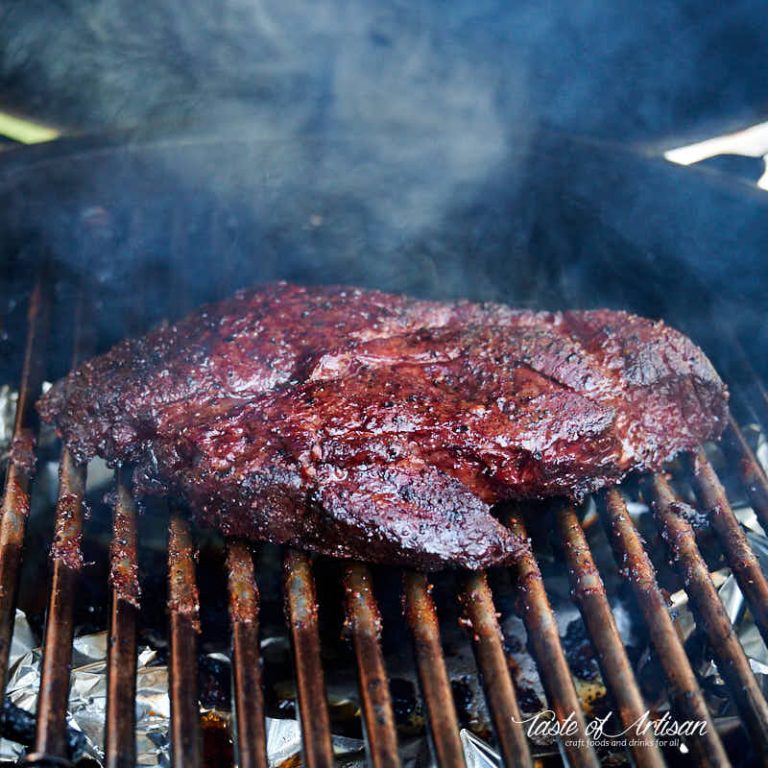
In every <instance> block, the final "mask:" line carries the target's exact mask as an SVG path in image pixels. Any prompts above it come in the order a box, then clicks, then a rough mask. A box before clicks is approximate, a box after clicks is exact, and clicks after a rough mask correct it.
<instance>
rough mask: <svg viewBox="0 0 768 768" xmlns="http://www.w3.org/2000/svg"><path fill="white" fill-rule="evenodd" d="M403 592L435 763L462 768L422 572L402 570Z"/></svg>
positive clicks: (427, 586)
mask: <svg viewBox="0 0 768 768" xmlns="http://www.w3.org/2000/svg"><path fill="white" fill-rule="evenodd" d="M403 593H404V597H405V600H404V608H405V617H406V620H407V622H408V626H409V627H410V629H411V635H412V637H413V650H414V654H415V657H416V668H417V671H418V675H419V684H420V685H421V692H422V695H423V696H424V702H425V703H426V706H427V714H428V716H429V728H430V732H431V734H432V747H433V749H434V752H435V758H436V760H437V764H438V765H439V766H441V768H455V767H459V768H462V767H463V766H464V765H465V762H464V752H463V750H462V747H461V739H460V738H459V721H458V718H457V717H456V708H455V706H454V703H453V694H452V692H451V684H450V681H449V679H448V670H447V669H446V667H445V658H444V656H443V648H442V645H441V644H440V625H439V624H438V620H437V609H436V608H435V603H434V600H432V585H431V584H430V583H429V580H428V579H427V577H426V576H425V575H424V574H423V573H416V572H415V571H405V572H404V574H403Z"/></svg>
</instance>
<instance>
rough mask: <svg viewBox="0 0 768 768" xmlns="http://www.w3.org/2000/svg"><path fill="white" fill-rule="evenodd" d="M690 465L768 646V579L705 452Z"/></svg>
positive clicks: (706, 508)
mask: <svg viewBox="0 0 768 768" xmlns="http://www.w3.org/2000/svg"><path fill="white" fill-rule="evenodd" d="M689 465H690V468H691V474H692V475H693V485H694V488H695V490H696V495H697V497H698V499H699V501H700V503H701V505H702V506H703V507H704V509H705V510H706V511H707V515H708V517H709V521H710V523H711V525H712V527H713V528H714V529H715V532H716V533H717V536H718V538H719V540H720V544H721V545H722V547H723V550H724V551H725V556H726V559H727V561H728V565H729V566H730V568H731V570H732V571H733V574H734V576H735V577H736V581H737V582H738V584H739V589H741V591H742V594H743V595H744V597H745V598H746V600H747V603H748V604H749V610H750V611H751V613H752V617H753V618H754V620H755V624H756V625H757V628H758V629H759V630H760V634H761V635H762V638H763V641H764V642H765V643H766V645H768V579H766V577H765V574H764V573H763V571H762V569H761V568H760V563H759V561H758V559H757V557H756V556H755V553H754V552H753V551H752V549H751V548H750V546H749V542H748V541H747V537H746V535H745V534H744V530H743V529H742V527H741V525H740V523H739V521H738V520H737V519H736V515H734V513H733V510H732V509H731V505H730V504H729V502H728V498H727V496H726V495H725V490H724V489H723V486H722V485H721V483H720V480H719V478H718V477H717V474H716V473H715V470H714V469H713V468H712V465H711V464H710V463H709V460H708V459H707V456H706V454H705V453H704V451H703V450H698V451H696V452H695V453H694V454H693V455H692V456H690V457H689Z"/></svg>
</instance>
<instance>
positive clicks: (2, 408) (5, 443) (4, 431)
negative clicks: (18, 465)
mask: <svg viewBox="0 0 768 768" xmlns="http://www.w3.org/2000/svg"><path fill="white" fill-rule="evenodd" d="M18 399H19V393H18V392H17V391H16V390H15V389H13V388H12V387H9V386H8V385H7V384H3V386H1V387H0V459H1V460H2V461H5V459H6V458H7V456H8V450H9V449H10V447H11V439H12V438H13V421H14V418H15V416H16V401H17V400H18Z"/></svg>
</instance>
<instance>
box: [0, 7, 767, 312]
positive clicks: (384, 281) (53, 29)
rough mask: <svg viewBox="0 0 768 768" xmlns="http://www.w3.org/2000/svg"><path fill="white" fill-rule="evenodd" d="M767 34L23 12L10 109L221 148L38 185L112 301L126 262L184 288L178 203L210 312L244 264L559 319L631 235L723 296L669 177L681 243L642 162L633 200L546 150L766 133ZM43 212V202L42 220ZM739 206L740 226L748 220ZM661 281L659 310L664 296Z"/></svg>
mask: <svg viewBox="0 0 768 768" xmlns="http://www.w3.org/2000/svg"><path fill="white" fill-rule="evenodd" d="M766 24H768V20H767V17H766V15H765V14H764V12H763V9H762V8H761V5H760V4H759V3H757V2H756V0H735V2H733V3H729V4H722V3H719V2H715V1H714V0H706V1H705V2H703V3H702V2H693V1H692V0H683V1H682V2H672V1H671V0H662V1H661V2H656V3H650V4H648V3H642V4H637V3H627V2H619V3H610V4H606V3H598V2H595V0H570V2H565V1H563V2H541V0H520V2H515V3H509V2H502V0H448V1H447V2H443V3H436V2H426V1H419V0H413V1H410V2H404V1H403V0H396V1H395V2H390V3H387V4H383V3H372V2H368V3H359V2H351V1H347V0H325V1H324V2H321V3H310V2H307V0H224V2H220V3H211V2H202V1H200V0H163V2H154V3H146V2H140V1H137V0H89V1H88V2H82V0H57V2H55V3H54V2H50V0H11V1H10V2H6V3H4V4H3V7H2V8H1V9H0V89H2V93H3V97H4V101H5V103H6V104H7V103H11V104H15V105H16V106H17V107H18V108H19V109H21V110H22V111H24V112H25V113H27V114H29V115H31V116H35V117H38V118H39V119H41V120H48V121H50V122H53V123H55V124H61V125H63V126H65V127H69V128H70V129H72V130H75V131H79V132H83V133H96V132H100V131H112V130H115V129H117V130H124V131H129V132H130V134H131V135H139V136H145V135H147V134H149V135H164V136H169V137H176V136H180V135H185V136H188V135H190V134H197V135H202V136H213V137H215V138H217V139H221V140H222V141H221V144H220V145H213V144H212V145H211V146H210V148H206V147H205V146H204V145H201V146H198V147H196V148H195V147H192V146H189V147H187V148H184V147H183V146H173V143H172V142H170V143H169V145H168V147H167V148H166V150H165V151H157V152H154V153H148V154H143V155H141V154H139V155H136V156H134V155H131V154H130V148H129V149H127V150H126V152H125V155H124V156H123V157H121V158H118V159H117V160H115V159H114V158H112V159H111V160H109V162H107V160H106V159H105V161H104V162H103V164H96V163H90V162H89V161H88V160H87V159H85V160H83V161H82V162H81V164H80V165H79V166H78V167H77V169H74V166H71V167H69V168H68V169H64V170H62V176H61V179H57V178H56V177H55V174H54V176H52V177H49V178H48V179H46V180H45V182H46V183H47V184H48V187H49V190H48V193H47V194H49V195H50V198H51V199H50V200H49V201H48V202H49V203H50V206H51V208H50V209H49V210H55V211H57V215H56V216H51V215H49V214H46V215H44V216H42V217H41V218H40V217H39V218H38V219H37V220H36V221H35V224H36V226H38V227H39V228H40V229H42V230H44V239H45V240H46V244H47V245H48V246H49V247H50V248H51V250H52V251H53V252H55V253H56V254H57V255H59V256H61V257H62V258H64V259H66V260H67V262H68V266H69V268H71V269H73V270H80V269H82V268H83V266H86V267H88V268H89V269H92V261H93V260H94V258H96V256H94V253H95V252H99V253H102V254H104V255H103V256H102V262H101V264H100V270H101V271H100V272H99V275H101V276H102V277H103V282H104V283H105V284H109V283H111V284H112V285H113V286H116V287H117V292H118V293H119V291H120V290H121V289H124V285H125V284H126V283H127V280H128V278H129V277H130V276H131V275H130V274H127V273H126V269H125V268H126V265H127V266H128V267H131V268H132V266H133V265H136V264H140V265H141V266H142V270H143V271H142V272H141V275H143V277H144V283H145V284H150V285H151V284H152V282H153V281H151V280H147V279H146V277H147V275H150V274H153V270H154V274H160V273H164V274H165V273H167V272H168V271H170V269H171V267H170V266H169V265H170V260H171V259H172V258H174V256H173V254H172V253H171V252H172V251H173V250H174V247H171V248H169V244H168V240H169V237H170V235H171V234H172V232H173V231H174V229H173V228H174V226H175V225H174V223H173V222H174V216H175V215H176V211H177V209H178V208H179V207H181V208H183V209H184V211H185V217H184V221H183V224H182V229H184V240H185V243H186V246H184V247H185V248H187V249H192V251H193V256H195V258H196V260H195V259H190V258H187V259H186V260H185V263H186V264H187V265H189V264H191V263H194V264H196V265H197V267H196V269H195V270H189V269H187V270H186V272H185V274H184V279H185V280H186V281H187V282H188V284H189V285H188V287H189V289H190V293H191V295H192V297H193V298H194V299H204V298H210V294H211V293H212V288H211V284H212V282H213V280H212V273H213V272H221V271H222V265H223V263H225V262H226V263H228V264H229V265H230V268H232V272H233V274H234V277H232V279H231V280H230V283H229V285H228V287H229V288H234V287H237V286H238V285H242V284H246V283H248V282H254V281H259V280H267V279H275V278H288V279H294V280H302V281H307V282H312V281H315V282H319V281H322V282H329V281H342V282H355V283H361V284H366V285H373V286H377V287H381V288H385V289H392V290H406V291H412V292H415V293H421V294H425V295H434V296H442V297H447V296H458V295H466V296H470V297H473V298H489V299H501V300H507V301H511V302H519V303H524V304H528V305H548V306H557V305H562V303H563V301H564V299H563V296H565V297H566V298H567V299H568V300H569V301H570V300H571V298H572V296H573V294H572V293H570V294H569V293H568V292H567V290H564V289H568V288H569V287H572V286H575V285H582V286H586V287H587V289H589V288H592V289H593V290H594V291H595V295H593V296H591V297H589V301H590V302H594V303H608V302H607V300H606V295H607V294H603V293H600V292H599V291H597V290H596V288H595V286H596V285H597V284H596V282H595V281H594V280H593V279H592V274H591V272H590V270H591V269H593V267H594V264H595V263H596V262H598V261H601V260H602V261H603V262H606V263H610V262H611V260H612V259H616V261H617V263H618V262H621V260H622V258H623V259H624V260H625V262H626V258H627V257H626V254H623V255H622V251H623V250H625V248H624V245H623V240H629V241H631V242H635V243H638V242H642V243H644V245H643V246H642V247H640V248H639V249H638V252H639V255H638V256H637V259H638V263H639V264H640V263H643V264H644V263H645V262H644V261H643V260H644V259H646V256H647V255H648V254H663V258H664V259H666V258H675V259H679V260H681V261H682V262H686V263H690V264H694V265H697V269H699V272H701V273H707V274H703V278H704V282H706V278H707V275H709V277H712V276H713V275H715V274H718V273H717V271H716V264H717V263H718V261H717V258H718V253H717V247H716V246H717V245H718V243H719V240H718V231H719V227H718V224H719V222H720V219H719V218H718V215H719V214H717V213H716V212H715V213H713V209H711V210H708V211H696V210H695V204H696V200H698V198H696V200H694V199H693V198H691V199H690V201H686V199H685V198H686V195H685V194H684V193H683V192H680V194H678V195H675V193H674V190H675V189H676V185H677V180H676V179H670V182H669V184H667V183H666V182H665V183H664V184H663V185H661V187H660V188H663V190H664V193H663V194H664V195H666V196H667V199H668V202H669V206H667V207H668V208H669V210H668V212H667V213H668V214H669V219H670V222H671V223H672V224H674V221H673V220H672V219H673V216H674V214H675V211H680V210H681V206H684V210H683V214H684V215H683V216H681V217H680V218H679V219H678V224H677V226H676V227H674V226H670V223H668V222H667V219H666V218H665V217H666V216H667V213H665V214H664V215H663V216H662V217H661V219H658V218H657V220H656V222H655V224H656V225H655V226H646V224H647V222H648V221H650V217H651V216H652V215H656V210H657V208H659V209H661V208H663V207H664V201H662V200H661V199H660V196H658V199H656V198H653V197H652V196H651V195H648V194H646V196H645V198H643V199H641V200H639V201H638V199H636V198H635V194H634V191H633V190H634V188H635V186H636V187H637V190H636V192H637V195H638V196H642V195H643V194H644V193H647V191H648V189H649V188H650V187H649V186H643V185H642V184H636V182H635V181H634V180H633V179H630V178H626V173H624V172H623V170H622V162H623V161H620V160H617V161H616V162H615V166H616V168H614V169H613V171H612V173H613V172H615V174H616V181H615V182H610V183H608V181H606V183H605V184H603V183H601V182H600V178H601V175H602V174H604V166H600V165H595V166H594V168H593V166H592V165H591V164H590V163H589V162H585V163H582V162H581V157H580V156H579V157H578V158H576V159H575V160H574V162H573V165H572V168H573V169H575V170H574V173H571V171H570V168H571V166H569V165H568V163H566V162H563V163H558V162H555V161H550V160H549V159H548V157H552V156H554V157H557V153H561V152H571V151H574V147H573V146H571V145H568V146H560V145H558V144H557V142H555V143H554V144H552V143H547V142H544V143H543V144H542V143H541V141H540V138H539V137H540V136H541V135H542V131H541V129H542V128H554V129H559V130H563V131H567V132H569V133H572V134H577V135H581V136H590V137H595V138H599V139H607V140H610V141H612V142H617V143H623V144H628V143H644V144H648V143H659V142H663V141H664V140H665V139H666V138H668V137H672V136H675V137H676V138H675V141H677V137H679V136H682V135H687V136H692V135H696V134H697V133H698V132H701V131H703V132H709V133H711V132H716V131H717V130H718V129H719V128H725V127H728V125H730V123H731V122H732V121H737V122H738V121H744V120H749V119H750V118H751V117H752V116H754V115H755V114H756V113H758V112H759V111H760V109H761V108H762V107H764V105H766V104H768V78H765V77H763V76H762V73H763V72H764V62H765V61H766V60H768V34H766V29H765V27H766ZM534 144H535V145H536V148H537V151H538V154H537V152H534V151H531V150H532V149H533V146H534ZM582 149H583V148H582ZM577 151H579V152H581V151H582V150H581V149H578V150H577ZM547 153H549V155H547ZM585 154H589V153H587V152H585ZM609 163H610V160H609ZM585 168H586V171H585V170H584V169H585ZM576 174H583V175H581V176H578V178H577V176H576ZM622 174H623V175H622ZM653 174H654V172H653V171H649V175H650V176H653ZM574 180H575V183H574ZM617 185H621V189H622V190H624V192H623V193H622V195H618V194H616V190H617V189H618V186H617ZM585 187H589V189H585ZM9 188H12V185H9ZM542 189H543V190H544V192H543V194H542V195H538V192H537V190H539V191H540V190H542ZM62 190H64V192H62ZM38 192H39V191H38ZM36 194H38V193H37V192H35V191H33V190H30V192H29V194H28V195H26V198H25V199H26V200H32V199H36V200H38V202H39V209H40V210H46V203H45V202H41V201H40V200H39V198H36V197H35V195H36ZM537 195H538V196H537ZM23 198H24V196H22V195H21V194H20V193H19V192H17V193H16V195H15V197H13V198H12V199H13V201H14V204H18V205H22V204H23V203H24V201H25V200H24V199H23ZM4 199H5V198H4ZM581 201H586V202H585V203H584V205H585V206H586V205H588V206H589V208H590V210H589V211H587V215H586V216H583V217H582V216H581V214H580V213H579V210H578V206H579V205H581V204H582V203H581ZM67 205H71V207H72V210H67V211H64V207H65V206H67ZM674 206H677V208H674V210H673V207H674ZM102 208H103V209H104V210H106V218H108V219H109V220H110V224H109V226H108V227H105V228H104V229H105V231H108V232H109V233H111V234H110V235H109V238H110V239H109V241H108V242H106V241H104V242H102V240H98V242H97V245H96V247H94V245H93V243H92V242H90V241H92V240H93V237H92V233H91V234H86V235H83V236H82V237H81V236H80V235H79V234H77V233H75V234H73V226H72V225H73V222H74V225H75V228H77V227H80V226H81V224H82V222H83V221H84V219H83V215H82V214H83V211H94V210H95V211H97V212H98V211H101V210H102ZM213 210H215V215H213V214H212V211H213ZM639 210H642V211H643V214H642V216H641V217H638V214H637V211H639ZM723 210H725V209H723ZM728 210H729V211H731V214H729V215H730V216H731V219H730V221H726V220H724V219H723V221H722V224H723V228H725V229H727V227H729V226H730V227H733V221H734V218H733V217H734V216H738V215H739V214H738V210H739V209H738V208H737V207H736V206H735V205H734V207H733V208H728ZM590 215H591V216H592V217H594V220H590V219H589V216H590ZM745 215H746V214H745ZM749 215H752V214H749ZM100 216H101V214H99V215H98V216H97V217H96V218H97V219H98V218H99V217H100ZM85 218H86V219H88V217H87V216H86V217H85ZM589 221H592V222H593V223H592V224H586V223H585V222H589ZM610 227H614V229H615V230H616V232H617V236H616V238H615V242H614V241H611V242H610V243H609V244H607V245H605V243H603V244H604V245H605V248H604V250H605V253H601V254H600V258H599V259H598V258H596V257H594V256H593V254H591V253H589V252H588V250H589V249H588V248H586V247H585V246H584V243H592V242H593V241H596V242H597V243H598V244H596V245H595V246H591V247H592V248H593V250H597V249H598V245H599V243H602V242H603V240H605V238H604V234H605V231H606V228H610ZM748 227H749V231H754V226H753V222H752V221H751V220H749V221H746V220H745V224H744V229H745V230H746V229H747V228H748ZM91 229H92V228H91ZM211 230H214V231H213V232H212V231H211ZM651 232H658V233H660V234H659V238H658V240H656V239H654V238H652V237H651V236H650V234H649V233H651ZM665 232H666V233H667V235H666V236H665V235H664V233H665ZM670 232H676V233H677V235H676V237H675V238H674V241H673V239H672V238H671V236H670V235H669V234H668V233H670ZM697 232H698V233H699V234H698V235H697V234H696V233H697ZM102 237H103V233H102V234H100V235H99V238H102ZM601 238H602V240H601ZM622 238H623V239H622ZM644 238H645V239H644ZM754 240H755V243H758V241H760V242H762V241H761V240H760V238H759V237H758V236H757V235H756V236H755V238H754ZM646 242H647V246H646ZM89 243H90V244H89ZM724 245H725V246H726V247H729V249H730V245H731V244H730V243H728V242H725V243H724ZM737 245H738V244H735V245H734V246H733V248H732V249H731V250H733V251H734V252H735V251H736V248H737ZM729 252H730V250H729ZM703 253H707V254H708V255H707V257H706V259H705V258H703V257H702V255H701V254H703ZM212 254H213V256H212ZM648 258H650V257H648ZM743 258H745V259H750V258H751V257H750V256H744V257H743ZM750 263H751V265H752V266H755V264H756V262H750ZM121 265H122V268H121ZM233 265H234V266H233ZM614 266H615V265H614ZM616 271H617V274H618V278H617V279H618V280H619V281H620V280H622V279H624V276H623V275H622V270H621V269H620V268H618V269H617V270H616ZM651 274H653V273H651ZM744 274H745V275H747V277H746V278H744V279H743V280H742V281H741V284H742V285H746V286H747V287H748V286H749V285H750V284H753V282H754V281H752V280H751V277H750V276H752V275H753V272H750V271H746V272H744ZM747 278H749V279H747ZM155 282H159V281H155ZM635 282H636V283H637V284H638V285H640V284H642V285H645V283H643V282H642V281H639V280H638V281H635ZM651 282H652V285H651V287H649V288H648V291H647V293H657V292H658V291H659V290H661V291H663V290H664V286H662V285H661V284H660V283H658V284H657V283H656V282H654V281H651ZM612 287H613V286H612ZM734 290H735V289H734ZM746 290H747V288H739V289H738V291H739V292H738V293H737V294H736V295H737V296H741V295H746V294H745V293H744V292H745V291H746ZM613 297H614V300H615V294H613ZM108 300H112V299H111V298H110V299H108ZM577 301H578V299H576V298H574V299H573V302H574V303H576V302H577ZM642 303H645V304H646V305H647V296H643V301H642V302H641V301H640V299H638V304H642ZM160 305H161V302H160V301H159V300H158V307H160ZM689 305H690V306H692V307H693V308H694V309H695V306H696V304H695V301H692V302H691V303H689V304H686V306H689ZM627 306H629V307H630V308H634V309H637V310H640V311H642V310H643V307H642V306H630V304H629V302H628V303H627ZM655 306H657V307H659V308H660V309H661V308H663V305H662V304H657V305H655ZM158 311H161V309H158ZM692 311H693V310H692ZM749 322H750V323H751V322H752V318H751V317H750V318H749ZM748 324H749V323H744V324H743V325H745V326H746V325H748Z"/></svg>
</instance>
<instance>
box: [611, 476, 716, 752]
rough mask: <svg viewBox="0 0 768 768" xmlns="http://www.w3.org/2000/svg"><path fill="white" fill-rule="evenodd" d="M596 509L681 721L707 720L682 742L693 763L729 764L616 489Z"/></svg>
mask: <svg viewBox="0 0 768 768" xmlns="http://www.w3.org/2000/svg"><path fill="white" fill-rule="evenodd" d="M598 509H599V511H600V517H601V519H602V521H603V525H604V527H605V531H606V533H607V535H608V539H609V541H610V542H611V547H612V548H613V553H614V557H615V559H616V562H617V564H618V566H619V573H620V574H621V576H622V577H623V578H624V580H625V581H626V582H627V583H628V584H629V585H630V587H631V588H632V592H633V594H634V596H635V599H636V600H637V602H638V605H639V606H640V610H641V611H642V613H643V617H644V619H645V623H646V625H647V626H648V632H649V635H650V638H651V643H652V644H653V647H654V649H655V650H656V656H657V658H658V660H659V661H660V663H661V666H662V669H663V670H664V674H665V676H666V678H667V682H668V684H669V688H670V696H671V698H672V703H673V704H674V706H675V708H676V710H677V712H678V714H679V716H680V717H681V718H682V719H684V720H693V721H695V722H706V724H707V727H706V731H705V732H704V733H703V734H701V735H697V736H696V737H691V738H690V740H689V741H687V742H686V743H687V744H688V746H689V747H690V749H691V752H692V753H693V755H694V757H695V758H696V760H697V761H698V765H701V766H728V765H730V762H729V760H728V756H727V755H726V752H725V749H724V748H723V744H722V742H721V741H720V737H719V736H718V735H717V731H716V730H715V724H714V722H713V721H712V718H711V716H710V714H709V710H708V709H707V705H706V703H705V702H704V697H703V696H702V693H701V689H700V688H699V684H698V681H697V680H696V675H695V674H694V672H693V669H692V668H691V664H690V662H689V661H688V657H687V656H686V653H685V649H684V648H683V644H682V642H681V641H680V637H679V635H678V634H677V631H676V630H675V625H674V623H673V622H672V618H671V617H670V615H669V611H668V610H667V604H666V602H665V600H664V597H663V596H662V594H661V590H660V589H659V586H658V584H657V583H656V571H655V569H654V567H653V564H652V563H651V560H650V558H649V557H648V554H647V553H646V551H645V547H644V544H643V539H642V537H641V536H640V533H639V532H638V530H637V528H635V524H634V523H633V522H632V519H631V518H630V516H629V512H628V511H627V505H626V504H625V502H624V499H623V498H622V496H621V493H620V492H619V491H618V490H617V489H616V488H611V489H609V490H608V491H605V492H604V493H602V494H600V496H599V497H598Z"/></svg>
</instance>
